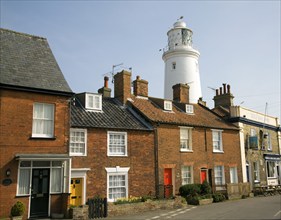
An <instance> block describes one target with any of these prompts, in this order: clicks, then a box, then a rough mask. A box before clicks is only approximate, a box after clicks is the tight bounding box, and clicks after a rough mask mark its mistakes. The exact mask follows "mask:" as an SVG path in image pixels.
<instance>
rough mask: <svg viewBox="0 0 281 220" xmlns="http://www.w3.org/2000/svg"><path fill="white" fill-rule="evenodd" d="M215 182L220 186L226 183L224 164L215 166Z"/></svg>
mask: <svg viewBox="0 0 281 220" xmlns="http://www.w3.org/2000/svg"><path fill="white" fill-rule="evenodd" d="M215 184H216V185H218V186H221V185H224V184H225V179H224V166H215Z"/></svg>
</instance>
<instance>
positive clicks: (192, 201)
mask: <svg viewBox="0 0 281 220" xmlns="http://www.w3.org/2000/svg"><path fill="white" fill-rule="evenodd" d="M186 201H187V203H188V204H189V205H199V196H198V195H193V196H192V195H189V196H187V197H186Z"/></svg>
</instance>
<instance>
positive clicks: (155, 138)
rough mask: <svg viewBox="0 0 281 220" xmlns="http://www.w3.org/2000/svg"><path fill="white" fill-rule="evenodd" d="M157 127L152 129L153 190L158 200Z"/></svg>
mask: <svg viewBox="0 0 281 220" xmlns="http://www.w3.org/2000/svg"><path fill="white" fill-rule="evenodd" d="M157 127H158V124H157V125H156V127H154V161H155V189H156V192H155V194H156V198H159V169H158V132H157Z"/></svg>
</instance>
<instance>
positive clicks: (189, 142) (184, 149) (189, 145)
mask: <svg viewBox="0 0 281 220" xmlns="http://www.w3.org/2000/svg"><path fill="white" fill-rule="evenodd" d="M184 132H187V138H185V137H184V134H183V133H184ZM182 142H185V143H186V147H182V146H183V145H182ZM180 151H181V152H192V128H191V127H180Z"/></svg>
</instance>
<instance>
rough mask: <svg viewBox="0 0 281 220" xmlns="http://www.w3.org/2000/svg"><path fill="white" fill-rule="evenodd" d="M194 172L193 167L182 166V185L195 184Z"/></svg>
mask: <svg viewBox="0 0 281 220" xmlns="http://www.w3.org/2000/svg"><path fill="white" fill-rule="evenodd" d="M192 170H193V169H192V166H182V169H181V179H182V185H186V184H192V183H193V175H192V173H193V172H192Z"/></svg>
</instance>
